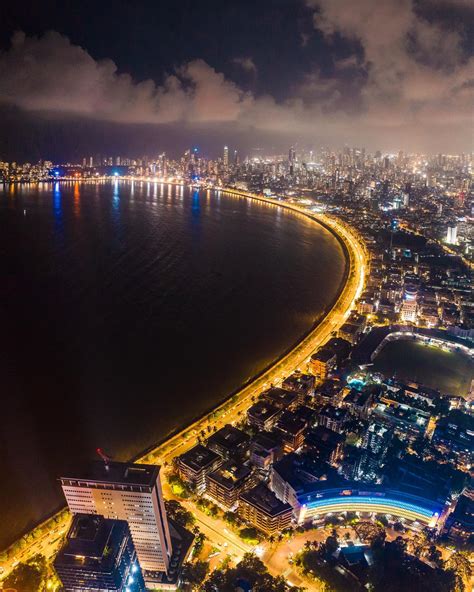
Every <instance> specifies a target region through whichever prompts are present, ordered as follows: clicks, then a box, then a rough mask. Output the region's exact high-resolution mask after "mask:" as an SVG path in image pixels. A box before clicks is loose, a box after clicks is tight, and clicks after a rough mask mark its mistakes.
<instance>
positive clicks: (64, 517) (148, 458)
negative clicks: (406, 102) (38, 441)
mask: <svg viewBox="0 0 474 592" xmlns="http://www.w3.org/2000/svg"><path fill="white" fill-rule="evenodd" d="M138 180H139V179H138ZM214 190H215V191H220V192H222V193H225V194H229V195H233V196H236V197H240V198H242V197H243V198H247V199H251V200H256V201H259V202H263V203H266V204H268V205H270V206H272V207H275V208H282V209H285V210H289V211H291V212H293V213H296V214H299V215H302V216H304V217H305V218H307V219H309V220H312V221H313V222H314V223H315V224H316V223H317V224H319V225H322V226H324V227H325V228H326V229H327V230H329V231H330V232H332V234H333V235H334V236H335V237H336V238H337V239H338V240H339V242H340V244H341V246H342V247H343V249H344V251H345V254H346V257H347V260H348V264H347V273H346V280H345V285H344V286H342V289H341V292H340V294H339V296H338V298H337V300H336V301H335V302H334V304H333V306H332V307H331V309H330V310H329V311H328V312H327V314H326V316H325V317H324V318H323V319H322V320H321V321H320V322H319V323H318V324H317V325H316V326H315V327H313V329H312V330H311V331H310V332H309V333H308V334H307V335H306V336H305V337H304V338H303V339H302V340H301V341H300V342H299V343H298V344H296V346H295V347H294V348H293V349H292V350H291V351H289V352H288V353H286V354H285V355H283V356H282V357H281V358H280V359H279V360H277V361H276V362H275V363H274V364H272V365H271V366H270V367H269V368H267V369H266V370H264V371H263V372H262V373H261V374H260V375H259V376H257V377H256V378H255V379H254V380H252V381H251V382H250V383H249V384H247V385H245V386H244V387H243V388H241V389H240V390H239V391H238V392H236V393H235V394H233V395H232V396H231V397H230V398H229V399H227V400H226V401H225V402H223V403H222V404H220V405H219V406H217V407H216V408H214V409H213V410H212V411H210V412H209V413H207V414H206V415H204V416H203V417H201V418H200V419H198V420H196V421H195V422H194V423H193V424H192V425H189V426H187V427H185V428H184V429H182V430H180V431H179V432H178V433H176V434H174V435H172V436H171V437H169V438H167V439H166V440H165V441H164V442H162V443H160V444H159V445H157V446H155V447H153V448H152V449H150V450H148V451H147V452H146V453H145V454H142V455H140V456H139V457H138V458H136V459H135V460H136V461H137V462H144V463H159V464H164V463H169V462H170V461H171V460H172V459H173V458H174V457H176V456H178V455H180V454H183V453H184V452H185V451H186V450H188V449H189V448H192V447H193V446H194V445H195V444H196V443H197V439H198V436H199V434H200V432H201V430H203V429H207V427H208V426H209V425H212V427H215V428H216V429H219V428H221V427H223V426H224V425H225V424H226V423H231V422H233V421H235V420H238V419H239V417H240V416H241V415H242V414H243V413H245V411H246V410H247V409H248V408H249V407H250V405H252V397H254V396H256V395H258V394H259V393H260V392H261V390H263V389H264V388H265V387H266V386H268V385H269V384H270V383H273V384H279V383H280V382H281V381H282V380H283V379H284V378H285V377H286V376H288V375H289V374H291V373H292V372H294V371H295V370H296V369H298V368H300V369H304V366H305V364H306V362H307V361H308V360H309V358H310V356H311V354H312V353H314V351H315V350H316V349H318V348H319V347H321V346H322V345H324V343H325V342H326V341H327V340H328V339H329V338H330V336H331V333H332V332H333V331H337V330H338V329H339V327H341V326H342V325H343V324H344V322H345V320H346V318H347V317H348V315H349V314H350V312H351V309H352V308H353V307H354V304H355V301H356V300H357V298H358V297H359V296H360V294H361V293H362V290H363V287H364V282H365V274H366V270H367V254H366V251H365V247H364V244H363V242H362V240H361V239H360V238H359V237H358V236H357V235H356V234H355V232H354V230H353V229H351V228H349V227H348V226H346V225H345V224H343V223H342V222H340V221H338V220H336V219H335V218H331V217H329V216H326V215H324V214H320V213H313V212H311V211H308V210H306V209H304V208H302V207H300V206H298V205H296V204H291V203H288V202H284V203H281V202H276V201H274V200H271V199H267V198H265V197H263V196H260V195H256V194H252V193H248V192H245V191H240V190H235V189H219V188H216V189H214ZM68 521H69V515H68V513H67V512H62V513H61V515H60V516H59V515H56V516H54V517H53V518H51V519H50V520H48V521H46V522H44V523H43V524H42V525H40V526H39V527H38V529H41V533H42V534H41V536H40V537H34V540H33V541H32V542H31V543H29V544H26V545H25V546H24V547H23V548H22V549H21V552H18V553H17V554H16V555H14V554H13V553H11V552H10V553H9V556H8V558H7V561H6V562H4V563H0V567H2V568H3V569H4V572H3V574H1V575H0V578H2V577H4V576H5V575H7V574H8V573H9V572H10V571H11V569H12V567H14V564H15V563H17V562H18V561H19V560H20V561H25V560H26V559H28V557H31V556H32V555H34V554H35V553H38V552H40V553H42V554H44V555H45V556H46V557H50V556H52V555H53V554H54V553H55V552H56V550H57V547H58V545H59V542H58V536H57V533H58V531H59V532H61V531H63V530H64V529H65V528H66V527H67V524H68ZM44 531H46V533H45V534H43V532H44ZM29 536H33V533H30V535H29ZM14 545H15V544H14ZM14 545H13V546H12V548H13V547H14Z"/></svg>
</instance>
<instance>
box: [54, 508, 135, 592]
mask: <svg viewBox="0 0 474 592" xmlns="http://www.w3.org/2000/svg"><path fill="white" fill-rule="evenodd" d="M54 567H55V569H56V572H57V574H58V576H59V578H60V580H61V582H62V585H63V589H64V590H65V591H66V592H83V591H84V590H88V591H90V592H92V591H95V590H97V591H98V592H99V591H104V592H105V591H107V592H115V591H116V592H143V591H144V590H145V582H144V580H143V575H142V572H141V569H140V566H139V563H138V560H137V554H136V551H135V546H134V544H133V540H132V537H131V534H130V529H129V527H128V524H127V523H126V522H125V520H108V519H106V518H104V517H103V516H92V515H91V514H76V515H75V516H74V519H73V521H72V525H71V528H70V529H69V532H68V534H67V536H66V540H65V542H64V545H63V546H62V548H61V549H60V551H59V553H58V554H57V556H56V558H55V560H54Z"/></svg>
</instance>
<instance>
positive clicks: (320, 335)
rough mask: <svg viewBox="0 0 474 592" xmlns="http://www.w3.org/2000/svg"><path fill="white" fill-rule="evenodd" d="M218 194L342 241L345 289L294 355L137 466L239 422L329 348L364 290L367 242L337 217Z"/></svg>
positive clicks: (168, 456) (167, 456) (169, 456)
mask: <svg viewBox="0 0 474 592" xmlns="http://www.w3.org/2000/svg"><path fill="white" fill-rule="evenodd" d="M215 191H217V192H219V191H221V192H222V193H225V194H228V195H234V196H236V197H244V198H247V199H252V200H256V201H259V202H263V203H266V204H268V205H270V206H272V207H275V208H283V209H286V210H289V211H291V212H293V213H296V214H299V215H302V216H304V217H305V218H307V219H310V220H312V221H313V222H315V223H317V224H319V225H322V226H323V227H325V228H326V229H327V230H329V231H330V232H331V233H332V234H333V235H334V236H335V237H336V238H337V239H338V240H339V242H340V243H341V245H342V247H343V249H344V251H345V254H346V257H347V259H348V268H347V274H346V280H345V285H344V286H343V287H342V289H341V292H340V294H339V296H338V298H337V300H336V301H335V302H334V304H333V305H332V307H331V308H330V310H329V311H328V312H327V314H326V316H325V317H324V318H323V319H322V320H321V321H320V322H318V323H317V324H316V326H315V327H313V329H312V330H311V331H310V332H309V333H308V334H307V335H306V336H305V337H304V338H303V339H302V340H301V341H300V342H299V343H297V344H296V345H295V347H294V348H293V349H292V350H291V351H290V352H288V353H287V354H285V355H283V356H282V357H281V358H279V359H278V360H277V361H276V362H275V363H273V364H272V365H271V366H270V367H269V368H267V369H266V370H264V371H263V372H262V373H261V374H259V375H258V376H257V377H256V378H254V379H253V380H252V381H251V382H250V383H249V384H247V385H245V386H244V387H243V388H241V389H240V390H239V391H238V392H237V393H235V394H233V395H232V396H231V397H230V398H229V399H227V400H226V401H224V402H223V403H222V404H221V405H219V406H217V407H216V408H214V409H213V410H212V411H210V412H209V413H208V414H206V415H204V416H203V417H202V418H200V419H198V420H196V421H195V422H194V423H193V424H192V425H190V426H188V427H187V428H185V429H183V430H182V431H180V432H179V433H177V434H175V435H174V436H172V437H171V438H169V439H168V440H167V441H165V442H164V443H162V444H161V445H159V446H157V447H156V448H154V449H152V450H150V451H149V452H148V453H147V454H144V455H142V456H140V457H139V458H137V461H138V462H145V463H158V464H164V463H169V462H170V461H171V460H172V459H173V458H174V457H175V456H179V455H180V454H183V453H184V452H186V450H189V448H192V446H194V445H195V444H196V443H197V437H198V435H199V433H200V431H201V430H203V429H206V428H207V426H208V425H210V424H211V423H212V426H213V427H214V426H215V427H216V428H217V429H219V428H220V427H223V426H224V425H225V424H226V423H231V422H233V421H236V420H238V419H239V417H240V415H241V414H242V413H244V412H245V411H246V410H247V409H248V407H250V406H251V405H252V397H255V396H257V395H258V394H259V393H260V392H261V391H262V390H263V389H264V388H265V387H267V386H268V385H269V384H270V383H272V384H279V383H280V382H281V381H282V380H283V379H284V378H285V377H286V376H288V375H289V374H291V373H292V372H294V371H295V370H297V369H304V367H305V365H306V363H307V361H308V360H309V358H310V356H311V354H312V353H314V351H315V350H316V349H318V348H319V347H321V346H322V345H324V343H325V342H326V341H327V340H328V339H329V338H330V336H331V333H332V332H333V331H337V329H339V327H341V326H342V325H343V324H344V322H345V320H346V318H347V317H348V315H349V314H350V311H351V309H352V308H353V307H354V304H355V301H356V300H357V298H358V297H359V296H360V294H361V293H362V290H363V287H364V282H365V273H366V270H367V255H366V251H365V246H364V244H363V243H362V241H361V239H360V238H359V237H358V236H356V235H355V233H354V231H353V230H352V229H351V228H349V227H347V226H346V225H343V224H342V223H341V222H339V221H337V220H336V219H334V218H330V217H328V216H326V215H324V214H319V213H318V214H316V213H313V212H311V211H308V210H306V209H304V208H302V207H300V206H298V205H295V204H291V203H288V202H284V203H280V202H275V201H274V200H271V199H267V198H265V197H263V196H261V195H256V194H253V193H248V192H244V191H240V190H234V189H227V188H226V189H222V190H219V189H215Z"/></svg>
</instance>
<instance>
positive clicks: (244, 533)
mask: <svg viewBox="0 0 474 592" xmlns="http://www.w3.org/2000/svg"><path fill="white" fill-rule="evenodd" d="M239 537H240V538H241V539H242V540H243V541H244V542H245V543H247V544H248V545H258V543H259V542H260V539H261V536H260V533H259V532H258V530H257V529H256V528H253V527H252V526H250V527H246V528H242V529H241V530H240V532H239Z"/></svg>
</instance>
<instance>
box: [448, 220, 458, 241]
mask: <svg viewBox="0 0 474 592" xmlns="http://www.w3.org/2000/svg"><path fill="white" fill-rule="evenodd" d="M446 242H447V243H448V245H457V244H458V227H457V226H456V224H450V225H449V226H448V231H447V233H446Z"/></svg>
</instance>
